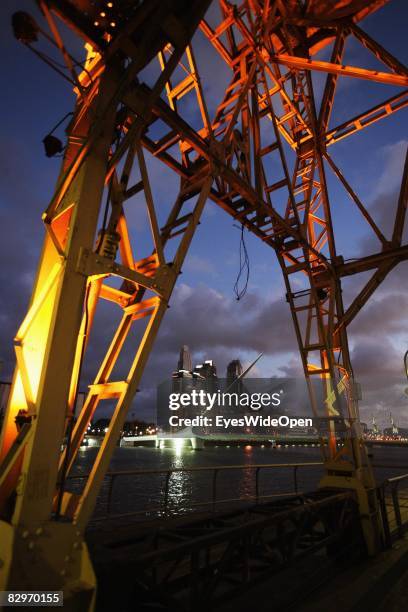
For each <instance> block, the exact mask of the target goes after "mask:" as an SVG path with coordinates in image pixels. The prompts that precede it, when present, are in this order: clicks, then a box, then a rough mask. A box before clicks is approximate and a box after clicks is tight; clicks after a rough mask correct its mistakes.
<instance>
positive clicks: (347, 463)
mask: <svg viewBox="0 0 408 612" xmlns="http://www.w3.org/2000/svg"><path fill="white" fill-rule="evenodd" d="M384 4H386V2H385V0H371V1H370V0H342V1H340V0H339V1H333V2H330V3H328V2H324V1H321V0H287V1H283V0H244V1H243V2H238V3H236V4H235V3H233V2H229V1H228V0H219V2H218V1H217V2H216V0H214V1H213V2H211V1H210V0H196V1H195V2H190V1H189V0H166V2H163V1H162V0H150V1H148V0H141V1H140V2H127V1H121V0H115V1H114V2H105V1H99V0H95V1H92V2H91V1H90V0H39V2H38V5H39V7H40V9H41V11H42V13H43V16H44V21H45V22H46V25H45V26H44V27H43V26H40V25H38V24H37V23H36V22H35V21H34V20H33V19H32V18H31V17H30V16H29V15H28V14H26V13H21V12H20V13H17V14H15V16H14V19H13V25H14V32H15V34H16V36H17V38H19V39H20V40H21V41H22V42H23V43H24V44H26V45H27V46H28V47H30V48H32V49H33V50H34V51H36V45H38V44H40V43H41V41H43V40H45V39H46V40H47V41H48V42H50V43H52V44H53V45H54V46H55V47H56V49H57V50H58V52H59V54H60V58H61V60H62V62H63V63H64V64H65V66H66V69H65V70H64V69H62V68H61V67H59V68H58V70H59V71H60V72H61V73H62V74H63V76H64V77H65V78H66V79H68V80H69V81H70V82H71V83H72V84H73V87H74V90H75V92H76V96H77V99H76V105H75V109H74V113H73V117H72V120H71V122H70V125H69V129H68V142H67V146H66V149H65V151H64V156H63V162H62V166H61V171H60V174H59V177H58V180H57V184H56V189H55V192H54V195H53V197H52V200H51V202H50V204H49V206H48V208H47V209H46V211H45V212H44V214H43V221H44V227H45V230H46V231H45V240H44V246H43V250H42V254H41V260H40V263H39V267H38V272H37V276H36V279H35V283H34V288H33V293H32V298H31V302H30V305H29V308H28V311H27V314H26V316H25V318H24V320H23V322H22V324H21V326H20V328H19V330H18V332H17V335H16V339H15V352H16V362H17V365H16V369H15V373H14V377H13V382H12V390H11V394H10V400H9V404H8V408H7V413H6V416H5V424H4V428H3V432H2V438H1V455H0V457H1V463H0V507H1V509H0V512H1V521H0V541H1V542H2V549H3V551H2V553H1V556H2V563H1V564H0V565H1V566H0V577H1V580H0V588H1V589H6V588H8V589H11V588H13V589H19V588H34V587H35V588H36V589H41V588H50V587H52V588H55V589H58V588H64V593H65V598H66V605H67V606H68V607H67V609H73V610H74V609H75V610H76V609H81V610H85V609H92V606H93V602H94V595H95V578H94V574H93V570H92V564H91V562H90V560H89V556H88V552H87V548H86V545H85V543H84V531H85V528H86V526H87V523H88V521H89V519H90V517H91V515H92V513H93V510H94V507H95V503H96V498H97V495H98V492H99V490H100V487H101V485H102V482H103V479H104V476H105V474H106V471H107V469H108V465H109V462H110V459H111V456H112V453H113V451H114V448H115V445H116V443H117V439H118V437H119V435H120V431H121V429H122V426H123V423H124V420H125V417H126V413H127V410H128V408H129V405H130V402H131V401H132V398H133V397H134V395H135V392H136V390H137V387H138V385H139V381H140V379H141V376H142V373H143V369H144V366H145V364H146V361H147V359H148V356H149V353H150V351H151V349H152V345H153V342H154V338H155V336H156V334H157V331H158V329H159V326H160V323H161V320H162V318H163V316H164V314H165V312H166V309H167V307H168V303H169V300H170V297H171V294H172V290H173V288H174V285H175V282H176V279H177V276H178V275H179V273H180V271H181V268H182V265H183V261H184V259H185V256H186V254H187V252H188V248H189V246H190V243H191V240H192V238H193V235H194V233H195V230H196V228H197V225H198V223H199V220H200V216H201V214H202V211H203V208H204V205H205V202H206V200H207V199H211V200H212V201H213V202H215V203H216V204H217V205H218V206H220V207H221V208H222V209H223V210H225V212H226V213H228V214H229V215H231V216H232V217H233V219H234V220H235V222H237V221H238V222H239V223H241V224H243V225H244V226H245V227H246V228H247V229H248V230H249V231H251V232H252V233H253V234H255V235H256V236H258V237H259V238H260V240H262V241H263V242H264V243H265V244H266V245H269V246H270V247H271V248H272V249H273V250H274V251H275V252H276V255H277V258H278V260H279V264H280V266H281V269H282V273H283V277H284V281H285V285H286V299H287V301H288V303H289V306H290V309H291V313H292V317H293V323H294V327H295V331H296V336H297V341H298V345H299V351H300V356H301V360H302V364H303V369H304V374H305V377H306V380H307V381H308V384H309V389H310V400H311V407H312V410H313V413H314V414H315V415H317V416H324V417H326V418H327V421H328V423H329V426H328V433H327V437H326V438H327V439H326V440H323V442H325V441H326V442H327V444H322V450H323V453H324V460H325V463H326V476H325V477H324V478H323V481H322V483H321V486H331V487H339V488H351V489H354V490H355V492H356V496H357V498H358V501H359V504H360V508H361V520H362V525H363V528H364V533H365V536H366V541H367V545H368V548H369V550H370V551H372V552H373V551H375V548H376V545H377V542H378V521H377V509H376V501H375V491H374V486H375V483H374V480H373V476H372V473H371V469H370V465H369V462H368V459H367V456H366V453H365V447H364V444H363V442H362V439H361V438H362V437H361V432H360V426H359V420H358V409H357V400H356V396H355V393H354V392H353V384H352V380H353V373H352V366H351V363H350V355H349V348H348V341H347V327H348V325H349V324H350V322H351V321H353V320H354V318H355V317H356V315H357V314H358V312H359V310H360V309H361V308H362V307H363V305H364V304H365V303H366V302H367V300H368V299H369V298H370V296H371V295H372V294H373V292H374V291H375V289H376V288H377V287H378V285H379V284H380V283H381V281H382V280H383V279H384V278H385V277H386V275H387V274H388V272H389V271H390V270H392V269H393V268H394V267H395V265H396V264H397V263H398V262H400V261H402V260H404V259H407V258H408V245H403V244H402V230H403V224H404V219H405V213H406V205H407V182H408V181H407V163H406V164H405V171H404V176H403V179H402V186H401V194H400V198H399V201H398V205H397V210H396V215H395V223H394V228H393V232H392V237H391V238H390V239H388V238H386V237H385V235H384V233H383V231H382V230H381V228H380V227H379V226H378V224H377V223H376V222H375V220H374V219H373V218H372V216H371V215H370V212H369V211H368V210H367V208H366V207H365V206H364V204H363V203H362V201H361V200H360V199H359V197H358V195H357V194H356V192H355V191H354V189H353V187H352V186H351V185H350V184H349V182H348V181H347V179H346V178H345V177H344V176H343V174H342V172H341V170H340V169H339V168H338V166H337V165H336V163H335V162H334V161H333V159H332V155H331V152H330V151H331V147H332V146H333V145H335V144H336V143H337V142H338V141H340V140H344V139H349V138H350V137H351V136H353V135H355V134H356V133H357V132H359V131H361V130H365V129H368V128H369V126H371V125H372V124H373V123H375V122H377V121H382V120H383V119H384V118H386V117H388V116H389V115H391V114H393V113H395V112H397V111H399V110H401V109H402V108H404V107H405V106H406V105H407V101H408V97H407V93H408V90H407V87H408V70H407V68H406V67H405V66H403V65H402V64H401V62H399V61H398V59H396V58H395V57H393V55H392V54H391V53H389V52H388V51H387V50H386V49H384V48H383V47H382V46H381V45H380V44H379V43H378V42H376V41H375V40H373V39H372V38H371V37H370V36H369V35H368V34H367V33H366V32H365V31H364V29H363V27H362V25H363V24H361V22H362V21H363V20H364V18H365V17H366V16H367V15H370V14H371V13H372V12H373V11H376V10H378V9H381V7H382V6H383V5H384ZM210 5H217V7H218V12H216V11H215V10H214V6H210ZM208 9H210V13H211V15H212V18H211V19H210V18H209V17H208V14H209V13H207V11H208ZM211 11H212V12H211ZM215 15H216V16H215ZM214 16H215V17H214ZM396 18H398V15H396ZM211 21H212V22H213V23H212V25H211ZM214 21H215V23H214ZM66 26H68V28H70V29H71V30H72V31H73V32H74V33H75V34H76V35H77V36H79V37H80V38H81V39H82V40H83V41H84V42H85V43H86V47H87V49H88V56H87V60H86V63H85V65H84V66H83V67H82V66H80V65H78V62H76V61H75V60H74V59H73V58H72V56H71V55H70V53H69V51H68V49H67V44H66V42H65V40H64V36H65V34H64V35H63V32H64V33H66V32H67V27H66ZM45 28H46V29H45ZM198 29H200V30H201V32H202V33H203V34H204V35H205V37H206V39H207V44H208V45H211V46H212V47H213V48H214V49H215V52H216V53H217V54H218V55H219V56H220V58H221V59H222V61H223V62H224V63H225V66H226V67H227V69H228V70H229V73H230V81H229V84H228V86H227V87H226V89H225V92H224V95H223V98H222V101H221V103H220V104H219V105H218V107H217V109H216V112H215V113H210V111H209V109H208V106H207V104H206V99H205V94H204V91H203V86H202V82H201V79H200V73H199V70H198V65H200V64H199V62H197V61H196V52H197V49H196V48H195V49H193V43H192V37H193V35H194V33H195V32H196V31H197V30H198ZM71 36H72V34H71ZM348 39H353V41H354V42H355V43H356V44H357V45H361V46H362V47H364V48H365V50H366V52H368V53H371V54H373V55H374V56H375V57H376V59H377V60H379V61H380V62H381V63H382V64H383V66H384V68H383V70H382V71H378V70H371V69H366V68H364V67H360V66H348V65H344V64H343V62H342V58H343V54H344V49H345V46H346V44H347V41H348ZM324 48H327V49H329V50H330V53H331V57H330V61H321V60H320V59H317V58H316V54H317V53H318V52H319V51H320V50H322V49H324ZM36 52H37V53H40V52H39V51H36ZM198 52H199V53H200V61H201V62H205V49H204V45H203V44H201V45H200V48H199V50H198ZM40 55H41V53H40ZM43 57H44V56H43ZM53 67H55V64H53ZM146 67H148V70H149V81H148V82H145V81H146V78H145V75H146V71H145V69H146ZM313 71H318V72H321V73H324V75H326V76H325V86H324V91H323V96H322V99H321V101H319V100H318V99H317V96H316V95H315V93H314V90H313V83H312V78H311V73H312V72H313ZM340 77H348V78H350V79H365V80H368V81H371V82H373V83H377V84H378V87H379V88H381V87H382V86H383V84H389V85H394V86H395V87H396V88H398V91H397V93H396V94H395V95H394V96H393V97H391V98H388V99H385V100H384V102H382V103H381V104H377V105H375V106H370V104H369V103H368V104H367V106H368V109H367V110H366V111H365V112H363V113H360V114H359V115H356V116H351V117H350V119H348V120H347V121H345V122H344V123H342V124H341V125H335V126H332V125H331V124H330V117H331V111H332V108H333V104H334V101H335V96H336V88H337V85H338V82H339V78H340ZM186 102H188V104H187V103H186ZM192 108H193V109H195V112H191V109H192ZM189 109H190V112H188V111H189ZM154 134H156V136H155V135H154ZM48 144H51V145H53V144H55V142H54V143H53V142H51V143H48ZM57 149H58V146H57V148H56V150H57ZM146 155H153V156H154V157H155V158H156V159H157V160H160V161H161V162H162V163H163V164H165V165H166V166H167V167H169V168H170V169H171V170H173V171H174V172H175V173H176V175H178V176H179V178H180V187H179V192H178V194H177V195H176V197H175V198H174V201H173V204H172V206H171V207H170V212H169V214H168V218H167V220H166V221H165V222H164V224H162V223H161V222H159V219H160V214H161V211H159V210H158V208H157V206H156V203H155V201H154V198H153V193H152V189H151V182H150V178H149V173H148V169H147V165H146ZM328 172H330V173H331V172H332V173H334V175H335V176H336V177H337V179H338V180H339V181H340V183H341V184H342V185H343V187H344V189H345V191H346V192H347V194H348V195H349V196H350V197H351V199H352V201H353V203H354V204H355V206H356V207H357V209H358V210H359V212H360V213H361V215H362V218H363V219H365V221H366V222H367V226H368V228H369V229H370V231H372V232H373V233H374V235H375V236H376V238H377V239H378V243H379V244H378V252H377V253H375V254H373V255H369V256H366V257H360V258H358V259H355V260H353V261H345V260H344V258H343V257H342V255H341V254H339V253H338V252H337V250H336V241H335V236H334V232H333V223H332V206H333V204H332V203H331V202H330V199H329V193H328V187H327V179H326V174H327V173H328ZM134 177H136V179H135V178H134ZM106 195H107V198H108V205H107V207H106V209H105V214H104V215H101V211H103V208H104V202H105V196H106ZM136 199H137V201H138V203H139V204H138V205H140V202H143V204H144V205H145V207H146V211H147V216H148V219H149V222H150V233H151V245H152V246H151V249H147V250H144V251H143V252H142V251H141V248H140V243H137V242H135V241H134V237H133V236H132V232H131V230H130V228H129V226H128V224H127V221H126V219H127V215H128V211H129V210H130V208H131V207H132V203H133V202H132V201H135V200H136ZM102 217H103V218H102ZM361 271H371V278H370V280H368V282H367V284H366V285H365V286H364V288H363V289H362V290H361V291H360V293H359V294H358V295H357V296H356V298H355V299H354V301H353V302H352V303H351V305H350V306H349V307H348V308H347V309H345V308H344V305H343V300H342V293H341V280H342V278H343V277H345V276H348V275H352V274H356V273H359V272H361ZM115 278H116V282H112V279H115ZM117 279H119V282H117ZM298 279H301V283H302V286H304V287H305V289H304V290H302V291H299V290H298V282H297V281H298ZM99 300H108V301H109V302H111V303H112V308H113V309H114V313H115V315H116V316H117V317H118V324H117V328H116V331H115V333H114V335H113V337H112V338H111V342H110V345H109V347H108V349H107V351H106V354H105V356H104V358H103V360H102V362H101V363H100V367H99V370H98V373H97V375H96V377H95V379H94V380H93V381H92V382H91V384H90V385H89V392H88V395H87V398H86V400H85V403H84V405H83V407H82V410H81V412H80V414H79V417H78V419H77V421H76V423H75V426H72V421H73V419H72V415H73V410H74V406H75V400H76V396H77V391H78V383H79V378H80V373H81V364H82V362H83V359H84V354H85V351H86V347H87V343H88V339H89V337H90V334H91V330H92V324H93V321H94V315H95V310H96V307H97V304H98V302H99ZM135 326H137V328H138V329H139V332H138V336H137V339H136V340H133V341H132V342H131V343H130V348H129V344H127V345H126V351H127V354H129V351H130V350H131V351H132V355H133V357H132V363H131V365H130V367H129V371H128V374H127V376H126V377H125V378H123V379H121V380H118V379H117V377H116V378H115V365H116V364H117V361H118V359H119V357H120V355H121V352H122V349H123V347H124V345H125V342H126V340H127V339H128V338H129V335H130V332H131V330H132V329H134V328H135ZM142 328H143V329H142ZM317 380H318V381H321V384H322V385H323V387H324V390H325V396H326V402H325V404H324V405H320V404H319V402H318V401H317V399H316V397H315V395H314V382H315V381H317ZM319 384H320V383H319ZM105 401H110V402H114V404H115V408H114V412H113V417H112V419H111V422H110V426H109V428H108V431H107V433H106V435H105V437H104V440H103V443H102V446H101V448H100V449H99V451H98V453H97V455H96V459H95V462H94V465H93V468H92V470H91V473H90V475H89V477H88V479H87V481H86V483H85V486H84V488H83V490H82V491H81V492H80V493H78V494H73V493H70V492H68V491H66V490H64V483H65V478H66V476H67V474H69V471H70V469H71V467H72V465H73V463H74V461H75V458H76V455H77V452H78V449H79V446H80V444H81V441H82V439H83V437H84V435H85V433H86V430H87V427H88V424H89V422H90V420H91V418H92V415H93V414H94V412H95V410H96V408H97V407H98V406H99V405H101V404H103V402H105ZM339 416H342V417H343V418H344V420H345V423H346V439H345V445H344V447H343V446H342V447H340V448H338V447H337V445H336V427H337V421H338V417H339ZM64 436H67V437H68V439H69V444H68V445H67V446H66V448H65V450H63V451H61V445H62V442H63V439H64ZM323 437H324V436H323ZM69 606H71V607H69Z"/></svg>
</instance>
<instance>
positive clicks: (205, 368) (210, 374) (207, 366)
mask: <svg viewBox="0 0 408 612" xmlns="http://www.w3.org/2000/svg"><path fill="white" fill-rule="evenodd" d="M194 372H195V373H197V374H199V375H200V376H202V377H203V378H206V379H209V378H217V368H216V366H215V363H214V362H213V360H212V359H207V360H206V361H204V363H198V364H197V365H196V366H195V368H194Z"/></svg>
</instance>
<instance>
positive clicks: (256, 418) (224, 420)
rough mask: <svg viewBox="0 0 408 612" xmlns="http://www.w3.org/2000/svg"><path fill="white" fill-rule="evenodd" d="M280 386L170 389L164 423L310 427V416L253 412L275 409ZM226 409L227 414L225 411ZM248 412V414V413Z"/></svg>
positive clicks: (281, 396)
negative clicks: (260, 389) (264, 388)
mask: <svg viewBox="0 0 408 612" xmlns="http://www.w3.org/2000/svg"><path fill="white" fill-rule="evenodd" d="M284 396H285V392H284V390H283V389H280V390H279V391H274V392H256V393H250V392H248V391H241V392H223V391H221V390H217V391H215V392H209V391H206V390H204V389H191V390H189V391H181V392H172V393H169V395H168V409H169V410H170V411H171V413H170V414H169V416H168V425H169V426H170V427H171V428H176V429H182V428H186V427H199V428H213V427H215V428H216V429H224V430H229V429H231V428H237V427H238V428H251V429H253V428H254V429H256V430H259V428H271V427H279V428H280V427H282V428H289V429H293V428H299V427H312V426H313V422H312V419H311V418H304V417H299V416H296V417H295V416H288V415H287V414H273V413H272V414H253V412H261V411H264V412H268V411H275V410H277V409H279V408H280V407H281V405H282V403H283V400H284ZM226 410H227V412H228V413H227V414H226ZM251 413H252V414H251Z"/></svg>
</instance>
